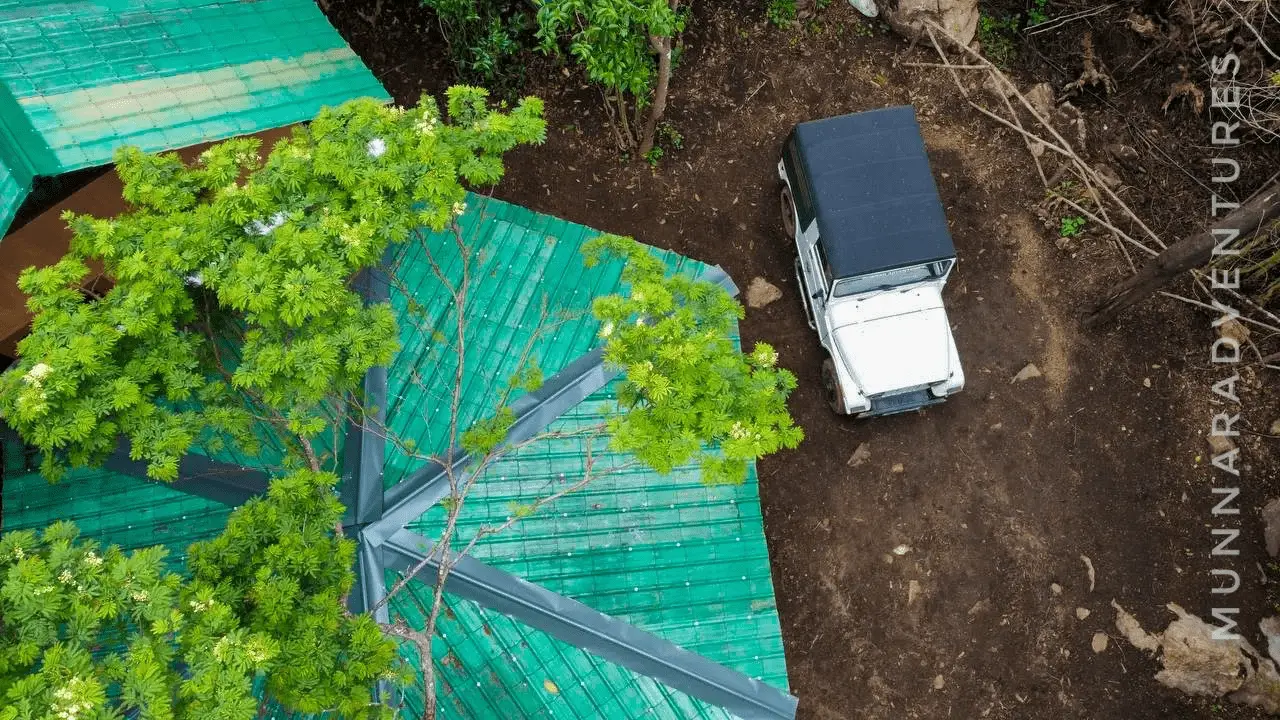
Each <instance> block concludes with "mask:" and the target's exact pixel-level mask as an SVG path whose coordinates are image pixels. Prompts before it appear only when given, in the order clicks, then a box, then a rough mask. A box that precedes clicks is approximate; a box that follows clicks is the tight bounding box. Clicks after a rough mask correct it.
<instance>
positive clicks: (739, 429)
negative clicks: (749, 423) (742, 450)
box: [729, 422, 763, 440]
mask: <svg viewBox="0 0 1280 720" xmlns="http://www.w3.org/2000/svg"><path fill="white" fill-rule="evenodd" d="M729 437H731V438H733V439H734V440H745V439H747V438H751V439H753V440H759V439H760V438H761V437H763V436H762V435H761V434H760V433H758V432H752V431H751V430H748V429H747V428H745V427H743V425H742V423H741V422H734V423H733V427H731V428H729Z"/></svg>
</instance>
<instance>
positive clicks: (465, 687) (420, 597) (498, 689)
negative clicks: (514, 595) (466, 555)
mask: <svg viewBox="0 0 1280 720" xmlns="http://www.w3.org/2000/svg"><path fill="white" fill-rule="evenodd" d="M393 579H394V578H392V577H389V578H388V581H389V582H390V581H392V580H393ZM431 598H432V593H431V588H430V587H429V586H427V585H426V584H424V583H421V582H418V581H413V582H411V583H409V584H408V585H406V586H405V591H404V592H403V593H402V594H400V595H398V596H396V598H394V599H393V600H392V601H391V606H392V607H391V610H392V613H393V615H395V616H397V617H403V618H405V620H406V621H407V622H409V623H410V624H411V625H413V626H415V627H417V628H419V629H421V628H422V627H423V624H424V617H425V616H424V615H423V613H422V611H421V608H423V607H430V606H431ZM445 607H446V609H445V610H444V611H443V612H442V613H441V614H440V618H439V632H438V633H437V641H436V642H435V643H434V646H433V653H434V655H435V658H436V672H437V683H438V684H437V692H438V696H437V697H438V699H439V706H438V707H439V711H440V715H441V716H442V717H445V718H457V720H474V719H475V718H529V719H534V718H545V719H551V718H592V719H593V720H594V719H596V718H609V719H610V720H631V719H632V718H634V719H636V720H640V719H641V718H644V719H646V720H647V719H649V718H672V720H675V719H677V718H678V719H679V720H729V718H732V717H733V716H732V715H730V714H729V713H727V712H725V711H724V710H723V709H721V708H718V707H714V706H711V705H708V704H707V703H704V702H702V701H700V700H697V699H695V698H692V697H689V696H688V695H685V694H684V693H681V692H679V691H676V690H673V689H671V688H669V687H666V686H665V685H663V684H661V683H659V682H657V681H656V680H654V679H652V678H649V677H645V676H643V675H638V674H636V673H634V672H632V671H630V670H628V669H627V668H624V667H621V666H618V665H615V664H613V663H611V662H608V661H607V660H602V659H600V658H598V657H595V656H593V655H590V654H588V653H586V652H584V651H583V650H581V649H579V648H576V647H573V646H572V645H569V644H567V643H564V642H561V641H559V640H557V639H556V638H553V637H551V636H549V635H547V634H546V633H543V632H541V631H539V630H535V629H533V628H530V627H528V626H526V625H522V624H521V623H518V622H516V621H514V620H512V619H511V618H509V617H507V616H505V615H502V614H500V613H496V612H493V611H491V610H487V609H485V608H483V607H481V606H479V605H477V604H476V603H473V602H471V601H468V600H463V599H461V598H458V597H455V596H453V595H449V594H446V595H445ZM403 657H404V658H405V659H406V660H408V661H409V662H410V663H411V664H412V665H413V666H414V667H415V668H420V663H419V661H418V657H417V653H416V652H409V651H406V652H405V653H404V654H403ZM419 671H420V670H419ZM423 702H424V700H423V693H422V690H421V688H420V687H414V688H410V689H409V690H408V692H407V693H406V696H405V697H404V709H403V711H402V712H401V715H402V717H421V716H422V707H423Z"/></svg>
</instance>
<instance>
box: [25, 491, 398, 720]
mask: <svg viewBox="0 0 1280 720" xmlns="http://www.w3.org/2000/svg"><path fill="white" fill-rule="evenodd" d="M336 481H337V477H336V476H334V475H331V474H327V473H314V472H311V471H309V470H308V471H299V472H297V473H294V474H292V475H288V476H286V477H283V478H280V479H278V480H276V481H275V482H274V483H273V484H272V485H271V489H270V492H269V494H268V495H267V496H266V497H264V498H259V499H255V500H251V501H249V503H247V504H246V505H244V506H242V507H240V508H239V509H237V510H235V511H234V512H233V513H232V514H231V518H230V520H229V522H228V524H227V528H226V530H224V531H223V532H222V534H221V535H220V536H218V537H217V538H215V539H213V540H211V541H208V542H203V543H196V544H195V545H193V546H192V547H191V549H190V555H191V557H190V561H189V563H188V566H189V569H190V570H191V577H190V578H189V579H184V578H182V577H180V576H178V575H176V574H174V573H172V572H169V571H167V570H166V568H165V559H166V557H165V556H166V551H165V549H164V548H162V547H158V546H157V547H149V548H145V549H142V550H138V551H135V552H132V553H124V552H122V551H121V550H120V548H118V547H116V546H111V547H108V548H102V547H100V546H99V545H98V543H96V542H93V541H85V540H80V539H79V538H78V532H77V530H76V528H75V526H74V525H72V524H71V523H67V522H59V523H55V524H53V525H50V526H49V527H48V528H46V529H45V530H44V531H43V532H42V533H39V534H37V533H35V532H31V531H17V532H11V533H7V534H6V535H5V536H4V538H3V539H2V540H0V619H2V620H3V623H2V624H0V707H3V708H4V709H2V710H0V720H19V719H23V720H25V719H28V718H46V717H47V718H80V719H87V718H102V719H104V720H105V719H106V718H119V717H121V716H122V714H124V713H130V712H136V713H137V715H136V717H138V718H139V719H140V720H168V719H174V720H244V719H247V718H252V717H254V716H255V715H256V714H257V712H258V707H259V701H258V699H257V698H256V697H255V696H254V692H253V685H254V679H255V676H256V675H258V674H259V673H262V674H265V675H266V677H267V692H268V693H269V694H270V695H271V696H272V697H274V698H275V699H277V700H278V701H280V702H281V703H283V704H284V705H286V706H288V707H292V708H296V709H298V710H301V711H304V712H319V711H322V710H326V709H329V710H334V711H336V712H338V713H339V714H340V716H341V717H344V718H377V717H389V716H390V715H391V711H390V710H389V709H388V708H386V707H383V706H381V705H378V704H376V703H374V702H373V698H372V696H371V692H370V689H371V688H372V687H373V685H374V684H375V683H376V682H377V681H378V680H382V679H385V680H392V679H394V678H395V677H396V667H395V659H396V648H395V643H394V642H393V641H392V640H390V639H389V638H387V637H386V636H385V635H383V634H382V632H381V631H380V630H379V629H378V626H377V624H376V623H374V622H373V620H372V619H371V618H370V617H369V616H367V615H360V616H350V615H348V614H346V613H344V612H343V606H342V603H341V600H342V598H343V597H344V596H345V595H346V593H347V592H348V591H349V590H350V588H351V582H352V577H351V571H350V567H351V562H352V559H353V557H354V554H355V550H354V543H353V542H352V541H350V540H346V539H340V538H336V537H334V535H333V533H332V532H330V531H329V528H332V527H333V525H334V523H335V522H337V521H338V518H339V517H340V516H341V514H342V506H341V505H340V504H339V503H338V502H337V500H335V499H334V497H333V492H332V491H333V485H334V483H335V482H336Z"/></svg>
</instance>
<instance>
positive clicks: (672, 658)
mask: <svg viewBox="0 0 1280 720" xmlns="http://www.w3.org/2000/svg"><path fill="white" fill-rule="evenodd" d="M431 544H432V543H431V541H430V540H429V539H427V538H426V537H424V536H422V535H419V534H417V533H414V532H411V531H408V530H401V531H399V532H397V533H395V534H393V535H392V536H391V537H390V538H388V539H387V541H386V542H385V543H384V544H383V545H382V553H383V562H384V563H385V565H386V567H388V568H391V569H396V570H402V571H405V570H411V569H413V568H415V567H417V566H419V565H422V569H424V570H428V572H425V573H421V575H422V577H423V581H424V582H428V583H432V582H433V581H434V580H435V577H436V572H437V571H438V564H439V558H438V557H437V556H435V555H434V554H431V552H430V550H427V551H425V552H423V551H421V550H419V548H420V547H426V548H429V547H430V546H431ZM428 555H430V557H428ZM449 562H450V563H451V564H452V569H451V570H450V572H449V574H448V576H447V578H446V580H445V589H446V590H447V591H448V592H451V593H453V594H455V595H458V596H459V597H463V598H466V599H468V600H472V601H474V602H476V603H479V604H480V605H482V606H484V607H486V608H489V609H491V610H495V611H497V612H501V613H503V614H504V615H508V616H510V617H512V618H514V619H516V620H518V621H520V622H522V623H524V624H526V625H528V626H530V627H533V628H537V629H538V630H541V631H543V632H545V633H547V634H549V635H551V636H553V637H555V638H557V639H559V640H561V641H563V642H565V643H568V644H570V645H573V646H574V647H578V648H581V649H583V650H586V651H587V652H589V653H592V654H593V655H597V656H599V657H602V658H604V659H606V660H609V661H610V662H613V663H616V664H618V665H621V666H623V667H625V668H628V669H630V670H632V671H634V672H637V673H639V674H641V675H645V676H647V677H651V678H653V679H654V680H657V681H658V682H661V683H662V684H664V685H666V686H668V687H671V688H673V689H676V690H679V691H680V692H683V693H685V694H687V695H689V696H691V697H694V698H697V699H699V700H702V701H704V702H707V703H710V704H713V705H716V706H718V707H721V708H724V709H725V710H728V711H729V712H731V713H733V714H734V715H736V716H738V717H740V718H743V720H794V718H795V714H796V706H797V704H798V700H797V699H796V698H795V697H794V696H793V695H790V694H789V693H786V692H784V691H782V690H779V689H777V688H775V687H773V686H772V685H769V684H768V683H765V682H762V681H760V680H756V679H754V678H751V677H748V676H746V675H743V674H742V673H740V672H738V671H736V670H734V669H732V668H729V667H726V666H724V665H721V664H719V663H717V662H714V661H712V660H709V659H707V658H706V657H703V656H702V655H699V654H697V653H694V652H691V651H689V650H685V649H684V648H682V647H680V646H678V645H675V644H674V643H671V642H669V641H667V640H663V639H662V638H660V637H658V636H656V635H654V634H652V633H649V632H646V631H645V630H642V629H640V628H638V627H636V626H634V625H631V624H630V623H628V622H626V621H624V620H620V619H618V618H615V617H611V616H609V615H605V614H604V613H601V612H599V611H597V610H593V609H591V608H590V607H588V606H586V605H584V604H582V603H580V602H578V601H576V600H573V599H572V598H568V597H565V596H563V595H559V594H557V593H553V592H551V591H550V590H547V589H546V588H544V587H541V586H539V585H535V584H533V583H530V582H527V581H525V580H522V579H521V578H519V577H516V576H515V575H512V574H510V573H507V572H504V571H502V570H498V569H497V568H494V567H490V566H489V565H486V564H484V563H482V562H480V561H479V560H476V559H475V558H473V557H470V556H453V557H450V559H449Z"/></svg>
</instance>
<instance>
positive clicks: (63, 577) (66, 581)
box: [58, 570, 76, 585]
mask: <svg viewBox="0 0 1280 720" xmlns="http://www.w3.org/2000/svg"><path fill="white" fill-rule="evenodd" d="M58 580H59V581H60V582H61V583H62V584H63V585H70V584H71V583H73V582H75V581H76V576H75V575H72V574H71V571H70V570H63V571H62V572H61V573H59V574H58Z"/></svg>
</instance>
